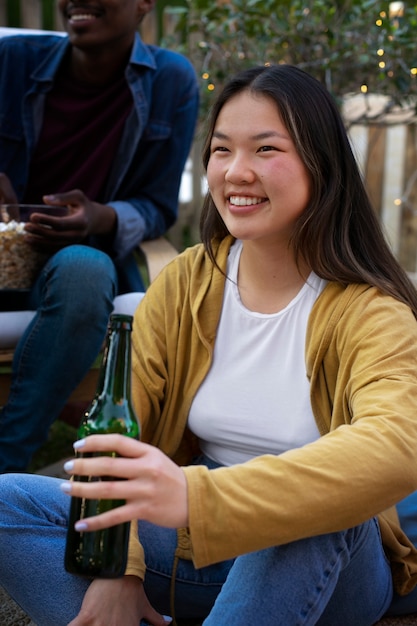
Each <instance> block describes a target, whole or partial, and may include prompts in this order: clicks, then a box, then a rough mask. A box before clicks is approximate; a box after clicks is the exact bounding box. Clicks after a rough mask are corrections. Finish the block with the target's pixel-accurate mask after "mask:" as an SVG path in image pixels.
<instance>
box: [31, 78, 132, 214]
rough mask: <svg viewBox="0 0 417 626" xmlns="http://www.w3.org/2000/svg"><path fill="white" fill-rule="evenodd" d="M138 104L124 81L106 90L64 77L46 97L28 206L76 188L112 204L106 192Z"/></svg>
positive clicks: (120, 79) (32, 166)
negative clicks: (123, 137)
mask: <svg viewBox="0 0 417 626" xmlns="http://www.w3.org/2000/svg"><path fill="white" fill-rule="evenodd" d="M132 104H133V100H132V94H131V92H130V89H129V87H128V85H127V83H126V79H125V78H124V76H121V77H120V78H119V79H118V80H117V81H115V82H112V83H111V84H109V85H107V86H105V87H102V86H101V87H96V86H91V85H87V84H83V83H77V82H76V81H74V80H73V79H69V78H68V77H67V76H66V75H62V76H58V78H57V80H56V83H55V85H54V87H53V89H52V91H51V92H50V93H49V94H48V95H47V97H46V103H45V114H44V122H43V127H42V130H41V134H40V136H39V140H38V143H37V147H36V149H35V153H34V155H33V158H32V161H31V167H30V172H29V179H28V184H27V188H26V193H25V197H24V202H27V203H42V196H43V195H45V194H54V193H60V192H64V191H70V190H72V189H81V191H83V192H84V193H85V194H86V196H87V197H88V198H89V199H90V200H94V201H96V202H106V201H107V200H108V198H107V199H106V198H104V196H103V193H104V188H105V185H106V181H107V178H108V175H109V172H110V169H111V166H112V161H113V158H114V155H115V154H116V151H117V148H118V146H119V143H120V139H121V135H122V131H123V126H124V123H125V120H126V118H127V116H128V115H129V112H130V111H131V108H132Z"/></svg>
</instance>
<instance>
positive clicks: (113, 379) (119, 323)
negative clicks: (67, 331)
mask: <svg viewBox="0 0 417 626" xmlns="http://www.w3.org/2000/svg"><path fill="white" fill-rule="evenodd" d="M119 317H122V316H118V317H117V318H116V316H115V318H116V319H113V318H112V319H111V322H110V326H109V331H108V334H107V342H106V347H105V351H104V356H103V364H102V368H101V374H100V380H99V384H98V387H97V392H98V395H99V396H100V397H103V396H110V397H111V398H113V402H115V403H118V402H121V401H123V400H126V399H130V380H131V347H130V334H131V330H132V324H131V321H130V319H129V318H127V316H125V317H126V318H127V319H119Z"/></svg>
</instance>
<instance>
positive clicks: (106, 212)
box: [25, 190, 117, 251]
mask: <svg viewBox="0 0 417 626" xmlns="http://www.w3.org/2000/svg"><path fill="white" fill-rule="evenodd" d="M43 200H44V202H45V204H47V205H50V206H65V207H68V209H69V212H68V215H66V216H64V217H56V216H53V215H47V214H43V213H33V214H32V215H31V218H30V222H28V223H27V224H26V227H25V230H26V232H27V236H26V241H27V242H28V243H30V244H31V245H33V246H35V247H36V248H38V249H41V250H43V251H55V250H59V249H60V248H63V247H64V246H68V245H71V244H75V243H82V242H83V241H84V239H85V238H86V237H87V236H88V235H92V234H97V235H98V234H100V235H105V234H111V233H112V232H113V231H114V229H115V227H116V220H117V218H116V213H115V211H114V209H113V208H112V207H110V206H108V205H104V204H99V203H98V202H92V201H91V200H89V199H88V198H87V196H86V195H85V194H84V193H83V192H82V191H79V190H74V191H69V192H67V193H61V194H56V195H53V196H44V198H43Z"/></svg>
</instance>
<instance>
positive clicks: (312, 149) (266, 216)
mask: <svg viewBox="0 0 417 626" xmlns="http://www.w3.org/2000/svg"><path fill="white" fill-rule="evenodd" d="M203 159H204V163H205V165H206V168H207V176H208V180H209V189H210V191H209V193H208V195H207V198H206V200H205V204H204V207H203V211H202V216H201V236H202V243H201V244H199V245H197V246H194V247H192V248H190V249H187V250H185V251H184V252H183V253H182V254H180V255H178V256H177V257H176V258H175V259H174V261H173V262H172V263H170V264H169V265H168V266H167V267H166V268H165V269H164V270H163V271H162V272H161V274H160V275H159V276H158V278H157V280H156V281H155V282H154V283H153V284H152V285H151V287H150V288H149V290H148V291H147V293H146V295H145V297H144V298H143V300H142V301H141V303H140V305H139V307H138V308H137V310H136V313H135V318H134V326H133V337H132V342H133V354H132V396H133V402H134V404H135V406H136V408H137V411H138V414H140V416H141V428H142V441H140V442H138V441H134V440H129V439H128V438H126V437H121V436H118V435H96V436H91V437H86V438H85V439H83V440H81V441H79V442H76V443H75V444H74V447H75V449H76V451H81V452H82V458H76V459H75V460H73V461H72V460H71V461H70V462H69V463H68V464H67V465H66V469H67V471H68V473H69V474H70V475H79V476H96V477H100V476H114V477H116V478H117V480H105V481H104V480H103V481H66V482H65V483H63V484H62V486H61V487H60V484H59V481H58V483H57V481H54V480H53V479H49V480H48V479H45V478H42V477H39V476H24V475H13V476H2V477H0V583H1V584H3V585H4V586H5V587H6V588H7V589H8V591H9V592H10V593H11V594H12V595H13V596H14V597H15V598H17V599H18V601H19V603H21V604H22V606H23V607H24V608H25V609H26V610H27V611H28V613H29V614H30V615H31V616H32V617H33V618H34V620H35V621H37V622H38V623H41V624H42V626H50V625H51V626H52V625H53V626H61V624H62V625H64V624H68V623H69V624H70V626H86V625H87V624H91V623H93V624H95V625H97V626H98V625H100V624H107V623H110V622H111V619H113V623H116V624H123V626H137V624H138V623H139V622H140V620H141V619H144V620H145V621H146V622H148V623H150V624H152V626H163V624H164V622H165V620H164V618H163V615H174V613H175V615H176V616H177V618H179V619H190V618H194V619H195V620H200V621H203V620H204V622H203V623H204V626H219V625H221V626H224V625H226V624H227V626H242V624H244V625H245V626H246V625H249V624H250V625H252V624H262V625H264V624H265V625H267V624H271V623H274V624H275V623H276V624H285V626H295V625H297V624H303V626H315V625H318V626H335V624H341V623H343V626H371V625H372V624H374V623H375V622H377V621H378V619H380V617H381V616H382V615H384V614H385V613H386V611H387V610H389V609H390V608H391V609H393V610H394V606H395V607H396V608H395V610H398V608H399V610H401V600H402V598H404V597H405V598H406V599H407V600H408V601H409V604H408V607H409V608H411V610H412V609H413V608H414V609H415V608H417V602H416V593H415V591H413V590H415V589H416V584H417V549H416V547H415V546H414V545H413V543H412V541H411V539H410V538H409V537H408V536H407V535H406V534H405V533H404V532H403V529H402V527H401V522H400V520H399V518H398V515H397V511H396V509H395V506H394V505H395V504H396V503H398V502H400V501H401V500H402V499H403V498H404V497H405V496H406V495H407V494H411V493H413V492H414V491H415V490H417V465H416V463H415V450H416V446H417V367H416V363H417V320H416V317H417V294H416V292H415V290H414V288H413V286H412V285H411V283H410V282H409V280H408V278H407V276H406V274H405V272H404V271H403V270H402V269H401V267H400V266H399V264H398V262H397V261H396V260H395V258H394V257H393V255H392V253H391V251H390V249H389V247H388V245H387V243H386V242H385V240H384V237H383V235H382V232H381V228H380V226H379V224H378V221H377V219H376V217H375V214H374V212H373V209H372V206H371V204H370V202H369V199H368V197H367V195H366V192H365V189H364V186H363V183H362V179H361V175H360V172H359V169H358V167H357V164H356V162H355V159H354V156H353V154H352V151H351V148H350V145H349V141H348V138H347V136H346V132H345V129H344V127H343V122H342V120H341V117H340V114H339V112H338V109H337V107H336V106H335V104H334V102H333V100H332V99H331V97H330V95H329V94H328V92H327V91H326V89H325V88H324V86H323V85H321V84H320V83H319V82H317V81H316V80H314V79H313V78H311V77H310V76H309V75H308V74H306V73H304V72H303V71H302V70H300V69H297V68H295V67H290V66H270V67H257V68H253V69H251V70H248V71H245V72H242V73H240V74H238V75H237V76H236V77H234V78H232V79H231V80H230V81H229V83H228V84H227V86H226V87H225V89H224V90H223V92H222V93H221V94H220V95H219V97H218V99H217V101H216V103H215V105H214V107H213V110H212V114H211V117H210V120H209V123H208V130H207V138H206V143H205V147H204V152H203ZM109 451H112V452H114V453H116V454H115V455H113V456H112V458H109V456H108V454H106V453H107V452H109ZM120 479H122V480H120ZM67 494H72V495H74V496H76V497H79V498H87V499H100V498H104V499H109V498H118V499H120V500H125V501H126V502H125V504H123V505H122V506H120V507H118V508H117V509H114V510H112V511H109V512H106V513H104V514H100V515H96V516H94V517H90V518H87V519H83V520H82V522H81V523H80V522H79V523H78V524H77V523H76V524H75V528H76V529H78V530H80V531H82V532H89V531H92V530H96V529H100V528H106V527H109V526H112V525H115V524H119V523H121V522H123V521H129V520H134V521H136V520H137V524H135V523H133V524H132V526H133V528H135V529H137V530H138V536H139V541H140V545H139V543H138V541H137V537H136V536H135V535H133V536H132V538H131V544H130V556H129V562H128V567H127V570H126V575H125V576H124V577H123V578H121V579H116V580H110V581H105V580H99V579H95V580H93V581H86V580H81V579H77V578H76V577H70V576H69V575H68V574H67V573H65V571H64V569H63V564H62V560H63V552H64V547H65V536H66V525H67V523H68V504H67V502H66V500H67ZM410 536H412V535H410ZM51 537H53V538H54V541H53V542H51ZM45 554H47V555H48V559H47V563H45V562H44V561H42V559H44V555H45ZM145 564H146V565H145ZM35 570H36V577H35V578H34V576H33V572H34V571H35ZM145 572H146V576H145ZM51 580H53V585H54V589H53V593H48V594H45V593H43V591H44V589H45V588H48V586H49V585H50V584H51V583H50V581H51ZM393 598H395V600H397V601H398V602H399V605H398V604H397V605H394V604H392V600H393ZM398 599H399V600H398ZM110 618H111V619H110ZM71 620H72V621H71Z"/></svg>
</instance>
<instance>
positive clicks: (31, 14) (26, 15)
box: [21, 0, 42, 29]
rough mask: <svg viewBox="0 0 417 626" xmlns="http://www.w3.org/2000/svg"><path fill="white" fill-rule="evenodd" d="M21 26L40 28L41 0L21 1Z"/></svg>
mask: <svg viewBox="0 0 417 626" xmlns="http://www.w3.org/2000/svg"><path fill="white" fill-rule="evenodd" d="M21 15H22V24H21V26H22V28H39V29H41V28H42V3H41V0H24V2H21Z"/></svg>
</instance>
